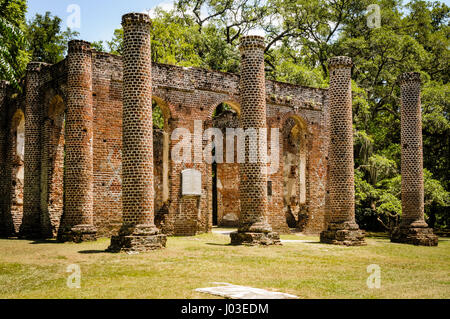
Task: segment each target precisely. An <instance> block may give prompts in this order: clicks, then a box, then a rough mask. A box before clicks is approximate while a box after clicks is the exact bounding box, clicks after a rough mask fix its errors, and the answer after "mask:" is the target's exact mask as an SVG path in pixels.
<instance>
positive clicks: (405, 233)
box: [392, 72, 438, 246]
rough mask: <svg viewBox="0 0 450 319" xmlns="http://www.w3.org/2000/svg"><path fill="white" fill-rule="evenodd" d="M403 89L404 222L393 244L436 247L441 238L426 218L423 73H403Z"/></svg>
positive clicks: (393, 239) (394, 236) (401, 87)
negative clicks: (421, 99) (421, 93)
mask: <svg viewBox="0 0 450 319" xmlns="http://www.w3.org/2000/svg"><path fill="white" fill-rule="evenodd" d="M399 82H400V89H401V144H402V218H401V223H400V227H399V229H397V230H396V231H395V232H394V233H393V235H392V241H393V242H400V243H408V244H413V245H423V246H437V244H438V237H437V236H436V235H434V234H433V230H432V229H430V228H428V225H427V223H426V222H425V218H424V183H423V143H422V110H421V105H420V104H421V103H420V86H421V80H420V73H415V72H411V73H404V74H402V75H401V76H400V78H399Z"/></svg>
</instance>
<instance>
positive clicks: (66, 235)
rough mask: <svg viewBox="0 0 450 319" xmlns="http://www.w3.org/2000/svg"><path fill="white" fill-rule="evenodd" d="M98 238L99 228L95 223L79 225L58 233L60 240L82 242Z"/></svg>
mask: <svg viewBox="0 0 450 319" xmlns="http://www.w3.org/2000/svg"><path fill="white" fill-rule="evenodd" d="M96 240H97V228H95V227H94V226H93V225H77V226H74V227H72V228H70V229H69V230H66V231H63V232H62V233H61V234H59V235H58V241H60V242H63V243H64V242H73V243H77V244H79V243H82V242H88V241H96Z"/></svg>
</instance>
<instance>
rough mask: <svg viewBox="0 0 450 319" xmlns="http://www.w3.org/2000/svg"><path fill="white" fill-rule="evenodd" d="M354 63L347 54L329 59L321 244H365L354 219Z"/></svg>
mask: <svg viewBox="0 0 450 319" xmlns="http://www.w3.org/2000/svg"><path fill="white" fill-rule="evenodd" d="M352 66H353V62H352V60H351V59H350V58H348V57H335V58H332V59H330V61H329V68H330V88H329V101H330V102H329V108H330V119H329V121H330V122H329V132H330V147H329V155H328V156H329V193H330V197H329V198H330V206H329V209H330V212H329V213H330V216H329V224H328V228H327V230H325V231H324V232H322V233H321V234H320V241H321V242H322V243H328V244H335V245H346V246H360V245H365V240H364V232H363V231H361V230H360V229H359V226H358V225H357V224H356V222H355V185H354V160H353V126H352V125H353V122H352V84H351V72H352Z"/></svg>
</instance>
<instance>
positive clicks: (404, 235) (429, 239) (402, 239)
mask: <svg viewBox="0 0 450 319" xmlns="http://www.w3.org/2000/svg"><path fill="white" fill-rule="evenodd" d="M438 240H439V239H438V236H436V235H435V234H434V233H433V229H431V228H429V227H426V228H415V227H408V228H406V227H405V228H404V227H399V228H397V229H396V230H395V231H394V232H393V233H392V236H391V242H393V243H401V244H410V245H416V246H437V245H438Z"/></svg>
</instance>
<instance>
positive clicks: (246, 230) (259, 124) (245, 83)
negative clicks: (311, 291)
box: [231, 36, 281, 245]
mask: <svg viewBox="0 0 450 319" xmlns="http://www.w3.org/2000/svg"><path fill="white" fill-rule="evenodd" d="M264 49H265V43H264V38H263V37H260V36H246V37H243V38H242V39H241V45H240V51H241V59H242V60H241V80H240V95H241V108H242V114H241V127H242V128H243V129H244V130H247V129H250V128H253V129H256V130H257V132H258V133H259V129H260V128H264V129H266V128H267V125H266V80H265V72H264ZM258 135H259V134H258ZM265 142H266V143H267V141H265ZM245 144H246V149H245V155H246V156H245V157H246V161H245V163H242V164H240V168H239V175H240V186H239V194H240V205H241V216H240V220H239V230H238V232H235V233H232V234H231V244H232V245H241V244H244V245H259V244H261V245H275V244H281V243H280V237H279V235H278V234H277V233H274V232H272V227H271V226H270V225H269V223H268V222H267V218H268V216H267V215H268V212H267V206H268V201H267V164H266V163H264V162H263V160H262V158H261V157H260V156H259V152H258V147H256V148H254V147H249V141H248V139H247V141H246V143H245ZM255 153H257V154H256V156H257V157H258V161H257V162H256V163H250V161H249V158H250V156H251V155H252V154H253V155H255Z"/></svg>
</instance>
